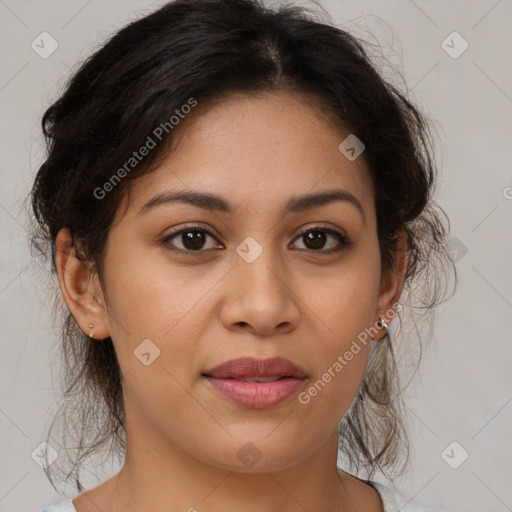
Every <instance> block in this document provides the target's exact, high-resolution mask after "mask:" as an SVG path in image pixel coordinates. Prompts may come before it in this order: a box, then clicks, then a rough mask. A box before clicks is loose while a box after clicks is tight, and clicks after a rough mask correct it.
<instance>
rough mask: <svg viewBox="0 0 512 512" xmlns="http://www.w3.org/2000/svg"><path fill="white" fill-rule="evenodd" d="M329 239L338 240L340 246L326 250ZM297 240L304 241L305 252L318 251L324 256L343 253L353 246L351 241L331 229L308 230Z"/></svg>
mask: <svg viewBox="0 0 512 512" xmlns="http://www.w3.org/2000/svg"><path fill="white" fill-rule="evenodd" d="M329 238H331V239H333V238H334V239H336V240H338V246H337V247H336V244H335V245H334V248H332V247H331V248H328V249H324V247H325V245H326V244H327V243H328V241H329ZM296 240H302V242H303V244H304V246H305V250H309V251H316V252H319V253H322V254H329V253H332V252H337V251H341V250H342V249H344V248H345V247H348V246H350V245H351V242H350V241H349V239H348V238H347V237H346V236H345V235H343V234H341V233H338V232H337V231H335V230H334V229H330V228H320V227H316V228H308V229H306V230H304V231H303V232H302V233H301V234H300V235H299V236H298V237H297V239H296Z"/></svg>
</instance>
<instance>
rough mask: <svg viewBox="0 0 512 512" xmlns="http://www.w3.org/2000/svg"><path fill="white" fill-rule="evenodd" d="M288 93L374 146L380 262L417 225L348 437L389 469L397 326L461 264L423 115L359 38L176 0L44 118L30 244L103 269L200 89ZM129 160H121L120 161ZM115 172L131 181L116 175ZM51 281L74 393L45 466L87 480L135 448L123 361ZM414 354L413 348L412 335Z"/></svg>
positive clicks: (435, 300) (97, 59)
mask: <svg viewBox="0 0 512 512" xmlns="http://www.w3.org/2000/svg"><path fill="white" fill-rule="evenodd" d="M283 90H284V91H294V92H300V93H307V94H310V95H311V94H312V95H314V96H315V97H317V98H318V99H319V100H321V103H322V104H323V105H328V107H329V109H330V112H331V113H332V114H333V116H334V117H335V118H336V119H338V120H339V121H340V123H342V125H343V126H344V127H345V128H346V129H347V130H349V132H350V133H353V134H355V135H356V136H357V137H358V138H359V139H360V140H361V141H363V143H364V144H365V151H364V153H363V155H362V158H364V159H365V161H366V163H367V164H368V166H369V169H370V171H371V176H372V179H373V183H374V186H375V191H376V199H375V200H376V212H377V230H378V233H377V234H378V240H379V246H380V251H381V262H382V271H383V272H386V271H392V262H393V258H394V255H395V253H396V251H397V230H399V229H405V231H406V233H407V237H408V252H409V263H408V268H407V271H406V280H405V286H404V291H403V294H402V297H401V304H402V306H403V309H402V310H401V311H399V312H398V317H399V322H400V328H399V331H397V332H396V333H395V335H394V340H393V343H392V342H391V340H390V339H389V338H388V341H386V342H383V343H379V344H375V345H374V346H372V350H371V352H370V360H369V362H368V367H367V371H366V374H365V377H364V380H363V383H362V385H361V387H360V389H359V392H358V394H357V396H356V398H355V400H354V402H353V403H352V405H351V407H350V409H349V410H348V412H347V413H346V415H345V417H344V419H343V421H342V422H341V424H340V435H339V448H340V451H341V454H342V458H344V460H345V461H346V463H347V465H349V467H352V468H355V470H356V471H359V469H360V467H361V466H362V467H363V468H364V469H365V470H366V471H367V473H368V474H369V476H370V477H371V475H372V474H373V473H374V472H375V471H376V470H381V471H383V472H384V473H385V474H388V475H389V476H390V478H392V477H393V475H392V474H391V473H387V472H388V471H391V469H394V468H395V466H396V465H397V464H398V462H400V461H402V462H403V461H404V460H405V462H404V464H403V466H402V469H403V468H404V467H406V465H407V461H408V440H407V433H406V429H405V427H404V425H405V423H404V414H403V412H404V411H403V410H402V403H401V388H400V384H399V379H398V372H397V358H396V357H395V356H396V345H395V341H398V336H397V334H398V332H400V334H401V335H403V329H402V320H403V317H404V316H410V318H411V319H414V318H416V315H421V316H423V315H425V314H426V313H428V314H430V313H432V311H433V308H434V307H435V306H436V305H437V304H439V303H440V302H441V301H442V299H443V297H444V296H445V295H446V289H445V285H446V283H447V282H448V280H447V279H446V278H445V275H444V272H445V271H446V272H448V270H453V272H454V276H455V282H456V273H455V267H454V266H453V263H452V261H451V260H450V257H449V255H448V252H447V250H446V248H445V243H446V234H447V231H448V228H449V223H448V226H446V227H445V225H444V221H445V220H446V221H448V219H447V218H446V215H445V214H444V211H443V210H442V209H441V208H440V207H439V206H438V205H437V204H436V203H435V202H434V201H433V200H432V195H433V190H434V185H435V181H436V166H435V163H434V158H433V156H432V155H433V144H432V135H431V129H430V128H429V124H428V123H429V121H427V119H426V118H425V117H424V116H423V115H422V114H421V113H420V112H419V110H418V109H417V107H415V106H414V105H413V104H412V103H411V100H410V99H408V98H407V97H406V93H403V92H400V91H399V90H398V88H397V87H396V86H394V85H392V84H391V83H390V82H389V81H386V80H385V79H384V78H383V77H382V76H381V75H380V74H379V72H378V71H377V70H376V67H375V65H374V64H373V63H372V59H371V58H370V57H369V56H368V53H367V51H365V49H364V48H363V46H362V43H361V42H359V40H358V39H356V38H355V37H354V36H352V35H350V34H349V33H347V32H346V31H344V30H341V29H339V28H336V27H335V26H333V25H332V24H328V23H323V22H321V21H317V20H315V15H314V13H312V12H310V11H309V10H308V9H305V8H300V7H298V6H293V5H284V4H283V5H281V6H280V7H279V8H278V9H274V10H270V9H267V8H266V6H265V5H264V4H263V3H262V2H261V1H259V0H176V1H173V2H169V3H168V4H166V5H164V6H163V7H161V8H160V9H158V10H157V11H155V12H153V13H152V14H150V15H147V16H145V17H143V18H141V19H139V20H137V21H134V22H132V23H130V24H129V25H127V26H126V27H124V28H123V29H121V30H119V31H118V32H117V33H116V34H115V35H114V36H113V37H111V38H110V39H109V40H108V41H107V42H106V43H105V44H104V45H102V46H101V48H99V49H98V50H97V51H95V52H94V53H93V54H92V55H91V56H90V57H89V58H88V59H87V60H86V61H85V62H84V63H83V64H82V65H81V66H80V68H79V69H78V70H77V71H76V72H75V73H74V74H73V76H72V77H71V79H70V80H69V82H68V83H67V85H66V87H65V90H64V91H63V93H62V94H61V96H60V97H59V99H58V100H57V101H55V103H53V104H52V105H51V106H50V107H49V108H48V110H47V111H46V112H45V114H44V116H43V119H42V127H43V133H44V136H45V140H46V146H47V156H46V160H45V161H44V163H43V164H42V165H41V167H40V168H39V170H38V172H37V176H36V178H35V182H34V185H33V189H32V192H31V200H32V208H33V212H34V215H35V219H36V221H37V225H36V226H35V228H34V229H35V232H34V234H33V237H32V244H33V247H34V248H35V249H37V250H39V251H41V253H42V254H45V255H47V256H49V259H50V262H51V270H52V272H53V273H55V272H56V259H55V256H56V246H55V239H56V236H57V233H58V232H59V230H60V229H61V228H63V227H68V228H69V229H70V231H71V233H72V235H73V240H74V244H75V246H76V248H77V250H79V254H80V255H81V257H82V258H83V259H84V261H85V260H87V261H90V262H92V263H93V268H94V269H95V271H97V272H98V276H99V277H100V279H101V278H102V261H103V257H104V247H105V242H106V239H107V235H108V232H109V228H110V226H111V223H112V220H113V218H114V215H115V213H116V209H117V208H118V205H119V203H120V200H121V198H122V197H123V194H124V193H126V192H127V190H129V183H130V180H132V179H136V178H138V177H140V176H142V175H144V174H145V173H148V172H151V170H153V169H154V168H155V167H156V165H157V162H158V160H159V159H160V158H161V157H163V156H165V154H166V148H168V143H169V142H170V141H171V140H172V129H170V128H169V120H170V119H171V116H173V115H175V113H176V111H177V110H180V109H181V108H182V106H183V105H186V104H187V103H189V102H190V99H191V98H194V99H195V101H197V102H199V103H202V104H206V102H207V101H208V100H211V99H215V98H220V97H222V96H226V95H229V94H233V93H245V94H257V93H260V92H277V91H283ZM189 104H190V103H189ZM184 122H186V121H184ZM165 123H167V125H166V124H165ZM161 126H167V127H168V128H169V129H168V130H166V131H165V133H163V135H164V136H163V137H162V140H161V143H160V144H158V145H157V147H156V148H155V149H154V150H152V151H150V152H149V154H148V155H147V156H146V157H145V158H144V159H143V160H142V161H140V162H137V164H136V165H133V166H131V167H130V169H129V171H128V170H127V168H126V162H127V161H128V160H129V159H130V157H131V156H132V154H133V151H134V150H136V149H138V148H140V147H141V146H143V145H144V144H145V143H146V141H147V139H148V136H150V135H151V134H154V133H155V130H156V129H157V128H158V127H161ZM158 133H159V132H158ZM340 142H341V141H340ZM123 166H124V167H123ZM122 168H124V169H125V171H126V172H124V173H122V172H121V173H119V172H118V170H119V169H122ZM116 173H117V176H118V177H122V179H119V180H116V181H115V182H113V181H112V178H113V176H114V174H116ZM121 174H122V176H121ZM107 182H109V183H111V184H112V186H109V187H108V198H107V199H103V198H102V197H99V196H100V195H103V192H101V193H99V192H98V190H103V191H105V183H107ZM445 264H448V265H447V266H445ZM55 291H56V293H55V299H56V301H57V302H56V307H58V308H60V311H61V312H62V314H63V316H64V321H63V330H62V346H61V350H60V352H59V355H62V357H63V360H64V375H63V386H64V389H63V391H64V400H63V401H62V403H61V407H60V409H59V411H58V412H57V414H56V416H55V418H54V421H53V422H52V425H51V427H50V431H49V433H48V441H49V442H50V444H52V446H55V445H56V444H58V441H57V437H55V438H52V437H51V434H52V432H53V428H54V424H55V421H56V420H57V419H59V420H61V422H62V426H63V433H62V437H61V442H62V444H63V445H64V446H65V450H66V451H65V452H63V451H61V452H60V455H61V457H60V458H59V459H58V461H57V462H56V463H54V464H53V465H52V466H50V467H49V468H48V470H47V475H48V477H49V478H50V481H51V482H52V484H53V478H52V476H51V471H54V470H56V468H57V467H59V468H61V464H62V460H63V458H64V456H66V457H67V460H69V461H70V462H71V464H72V465H71V466H70V467H68V468H67V469H68V470H69V471H67V470H64V469H63V471H64V473H65V475H64V480H65V481H67V480H68V478H69V477H70V476H71V475H72V474H74V480H75V481H76V485H77V489H78V491H79V492H80V491H81V490H82V488H83V487H82V486H81V484H80V481H79V472H80V467H81V465H82V463H83V462H84V461H85V460H86V459H87V458H88V457H89V456H91V455H94V454H96V453H97V452H98V451H99V450H100V449H101V448H105V447H108V446H109V447H110V453H115V454H117V455H118V456H120V457H121V456H122V455H123V454H124V453H125V449H126V444H125V435H126V432H125V430H124V427H125V424H124V411H123V395H122V386H121V374H120V368H119V366H118V363H117V359H116V354H115V351H114V346H113V344H112V340H111V339H110V338H106V339H105V340H102V341H94V340H91V339H90V338H88V336H86V335H85V334H84V333H83V332H82V331H81V330H80V328H79V327H78V325H77V323H76V322H75V320H74V318H73V316H72V315H71V313H70V312H69V311H68V310H67V308H66V307H65V305H64V304H63V301H62V299H61V297H60V293H59V292H58V290H55ZM429 318H430V316H429ZM393 345H395V347H394V346H393ZM420 347H421V343H420ZM405 352H406V353H408V354H411V353H413V352H414V350H413V347H412V345H411V339H410V338H407V347H406V348H405ZM420 355H421V354H420ZM68 436H72V439H71V441H70V440H69V437H68ZM73 450H74V451H73ZM404 455H405V458H404ZM61 469H62V468H61Z"/></svg>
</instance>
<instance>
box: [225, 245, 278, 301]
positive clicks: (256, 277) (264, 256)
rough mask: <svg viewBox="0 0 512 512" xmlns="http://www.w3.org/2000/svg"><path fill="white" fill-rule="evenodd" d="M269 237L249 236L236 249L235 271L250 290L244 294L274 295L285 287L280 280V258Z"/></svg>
mask: <svg viewBox="0 0 512 512" xmlns="http://www.w3.org/2000/svg"><path fill="white" fill-rule="evenodd" d="M272 243H273V240H272V238H271V236H269V235H254V236H247V237H246V238H245V239H244V240H243V241H242V242H241V243H240V244H239V245H238V246H237V248H236V256H235V257H234V267H235V268H234V270H235V274H236V275H237V277H239V278H240V279H241V280H242V282H245V283H246V284H247V286H248V287H249V286H250V289H247V290H245V291H244V293H248V292H250V291H252V292H258V293H263V294H266V293H268V292H271V293H272V295H274V293H275V292H276V291H277V290H278V289H280V288H281V287H282V286H283V283H282V282H281V280H280V279H279V278H278V272H279V268H280V263H279V256H278V254H277V252H278V251H276V248H275V247H273V246H272Z"/></svg>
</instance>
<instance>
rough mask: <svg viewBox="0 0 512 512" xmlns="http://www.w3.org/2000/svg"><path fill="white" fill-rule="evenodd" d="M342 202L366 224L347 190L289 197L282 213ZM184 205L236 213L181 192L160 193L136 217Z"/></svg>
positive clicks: (214, 198)
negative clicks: (353, 208) (349, 206)
mask: <svg viewBox="0 0 512 512" xmlns="http://www.w3.org/2000/svg"><path fill="white" fill-rule="evenodd" d="M337 201H342V202H348V203H349V204H352V205H354V206H355V207H356V208H357V209H358V210H359V213H360V214H361V217H362V219H363V223H364V224H366V217H365V213H364V209H363V206H362V205H361V203H360V202H359V200H358V199H357V198H356V197H355V196H354V195H353V194H351V193H350V192H348V191H347V190H342V189H334V190H328V191H325V192H318V193H312V194H306V195H303V196H295V197H291V198H290V199H289V200H288V201H287V202H286V204H285V206H284V208H283V212H282V213H298V212H302V211H305V210H310V209H313V208H318V207H322V206H326V205H327V204H330V203H333V202H337ZM176 202H178V203H185V204H190V205H192V206H196V207H198V208H203V209H204V210H210V211H217V212H222V213H228V214H230V215H233V214H235V213H236V211H237V209H238V208H237V207H236V206H235V205H234V204H233V203H230V202H229V201H228V200H227V199H225V198H223V197H221V196H218V195H215V194H210V193H208V192H198V191H189V190H182V191H176V192H171V191H168V192H161V193H160V194H157V195H156V196H154V197H152V198H151V199H150V200H149V201H147V202H146V203H145V204H144V206H143V207H142V208H141V209H140V211H139V213H138V215H141V214H143V213H146V212H148V211H149V210H152V209H153V208H156V207H157V206H161V205H165V204H170V203H176Z"/></svg>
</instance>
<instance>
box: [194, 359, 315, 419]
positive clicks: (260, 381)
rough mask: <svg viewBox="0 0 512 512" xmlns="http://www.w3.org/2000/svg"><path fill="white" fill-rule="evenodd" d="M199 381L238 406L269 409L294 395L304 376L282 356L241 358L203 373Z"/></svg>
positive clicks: (302, 382)
mask: <svg viewBox="0 0 512 512" xmlns="http://www.w3.org/2000/svg"><path fill="white" fill-rule="evenodd" d="M203 378H204V380H205V382H206V383H207V384H208V385H209V387H210V388H211V389H214V390H215V391H216V392H218V393H220V395H222V396H223V397H225V398H227V399H229V400H230V401H231V402H234V403H236V404H237V405H239V406H242V407H246V408H249V409H269V408H272V407H276V406H277V405H279V404H281V403H283V402H286V401H287V400H289V399H290V398H291V397H292V396H293V395H295V394H296V393H298V391H299V390H300V388H301V387H302V386H303V385H304V383H305V381H306V379H307V378H308V377H307V376H306V374H305V373H304V371H303V370H302V369H301V368H300V367H299V366H297V365H296V364H294V363H292V362H291V361H288V359H284V358H282V357H274V358H271V359H254V358H252V357H242V358H239V359H233V360H231V361H227V362H226V363H223V364H221V365H219V366H216V367H215V368H212V369H210V370H207V371H206V372H205V373H203Z"/></svg>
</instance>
